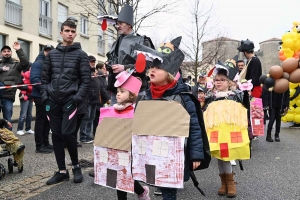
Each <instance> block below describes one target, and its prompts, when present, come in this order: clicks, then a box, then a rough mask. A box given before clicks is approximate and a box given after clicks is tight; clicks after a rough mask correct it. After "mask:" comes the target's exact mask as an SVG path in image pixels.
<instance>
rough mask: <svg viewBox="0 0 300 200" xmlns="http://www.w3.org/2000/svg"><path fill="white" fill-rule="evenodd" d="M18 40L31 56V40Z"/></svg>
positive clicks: (25, 51)
mask: <svg viewBox="0 0 300 200" xmlns="http://www.w3.org/2000/svg"><path fill="white" fill-rule="evenodd" d="M18 42H19V43H20V45H21V48H22V49H23V51H24V53H25V54H26V55H27V56H28V58H30V42H27V41H25V40H21V39H18Z"/></svg>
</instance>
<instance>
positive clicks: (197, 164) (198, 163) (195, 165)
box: [193, 162, 201, 170]
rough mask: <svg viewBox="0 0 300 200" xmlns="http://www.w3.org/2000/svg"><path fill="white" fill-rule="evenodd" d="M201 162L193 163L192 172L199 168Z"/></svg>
mask: <svg viewBox="0 0 300 200" xmlns="http://www.w3.org/2000/svg"><path fill="white" fill-rule="evenodd" d="M200 164H201V162H193V170H195V169H196V168H197V167H199V166H200Z"/></svg>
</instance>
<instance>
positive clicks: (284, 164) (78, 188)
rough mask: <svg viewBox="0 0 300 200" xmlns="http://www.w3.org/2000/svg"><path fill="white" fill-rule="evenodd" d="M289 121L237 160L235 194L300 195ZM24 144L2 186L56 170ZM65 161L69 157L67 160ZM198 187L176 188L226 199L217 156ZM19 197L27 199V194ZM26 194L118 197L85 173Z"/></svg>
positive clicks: (297, 137) (298, 132)
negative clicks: (20, 164)
mask: <svg viewBox="0 0 300 200" xmlns="http://www.w3.org/2000/svg"><path fill="white" fill-rule="evenodd" d="M287 126H288V124H283V128H282V130H281V135H280V136H281V142H279V143H278V142H276V143H275V142H273V143H268V142H266V141H265V138H264V137H260V138H259V139H258V140H256V141H253V149H252V158H251V160H248V161H244V162H243V163H244V171H241V170H240V169H239V167H238V166H236V167H234V171H235V173H236V176H235V179H236V182H237V191H238V195H237V197H236V198H235V199H247V200H248V199H249V200H254V199H257V200H262V199H272V200H273V199H274V200H275V199H276V200H277V199H278V200H283V199H288V200H292V199H293V200H294V199H295V200H298V199H300V173H299V169H300V167H299V166H300V159H299V158H300V145H299V144H300V129H289V128H287ZM20 138H21V140H22V141H23V143H24V144H26V154H25V163H24V171H23V173H21V174H20V173H18V172H15V173H13V174H9V175H7V176H6V177H5V178H4V179H3V180H1V181H0V185H1V186H0V190H1V187H3V186H5V185H6V184H12V183H17V182H18V181H21V180H22V179H24V178H28V177H30V176H34V175H35V174H39V173H43V172H45V171H54V170H56V165H55V164H54V163H55V160H54V155H53V154H48V155H45V154H36V153H34V140H33V138H34V137H33V135H25V136H22V137H20ZM92 150H93V146H92V145H89V144H85V145H84V146H83V147H82V148H79V154H80V158H87V157H89V156H91V155H92ZM4 159H5V158H0V163H3V162H2V161H3V160H4ZM68 162H69V161H67V163H68ZM195 174H196V176H197V178H198V180H199V182H200V187H201V189H202V190H203V191H204V192H205V194H206V197H203V196H202V195H201V194H200V193H199V192H198V191H197V190H196V188H194V186H193V184H192V181H189V182H187V183H185V188H184V189H182V190H179V192H178V199H184V200H196V199H197V200H199V199H226V197H219V196H218V195H217V190H218V188H219V186H220V180H219V176H218V169H217V162H216V160H215V159H213V160H212V162H211V165H210V167H209V168H208V169H206V170H203V171H199V172H196V173H195ZM153 191H154V189H153V188H151V199H154V200H158V199H161V197H160V196H154V194H153ZM0 197H1V195H0ZM19 199H26V198H25V197H23V198H19ZM29 199H30V200H40V199H42V200H53V199H55V200H65V199H74V200H75V199H76V200H77V199H78V200H79V199H91V200H92V199H100V200H102V199H103V200H113V199H117V198H116V191H114V190H112V189H109V188H105V187H102V186H99V185H95V184H94V183H93V179H92V178H91V177H89V176H88V174H87V172H85V173H84V181H83V183H81V184H75V183H73V182H72V179H70V181H68V182H63V183H61V184H59V185H57V186H54V187H49V188H47V187H45V189H44V190H43V191H42V192H39V193H36V195H35V196H33V197H30V198H29ZM128 199H137V197H136V195H133V194H128Z"/></svg>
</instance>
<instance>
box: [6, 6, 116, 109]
mask: <svg viewBox="0 0 300 200" xmlns="http://www.w3.org/2000/svg"><path fill="white" fill-rule="evenodd" d="M78 2H79V3H82V5H80V4H79V3H78ZM91 2H92V1H88V0H87V1H86V2H84V0H83V1H77V0H74V1H66V0H2V1H0V13H4V14H2V15H0V47H2V46H4V45H9V46H12V45H13V42H14V41H19V43H20V44H21V47H22V49H23V50H24V51H25V53H26V54H27V55H28V57H29V61H30V62H34V60H35V58H36V56H37V55H38V54H39V52H40V51H42V49H43V46H44V45H46V44H51V45H53V46H54V47H56V46H57V44H58V43H59V42H62V38H61V37H60V34H59V33H60V29H61V24H62V22H64V21H65V20H66V19H67V17H69V16H73V17H75V18H76V19H77V20H78V24H77V37H76V39H75V42H80V43H81V47H82V49H83V50H84V51H85V52H87V54H88V55H93V56H95V57H96V59H97V60H98V62H104V61H106V56H105V54H106V52H107V51H108V50H109V49H110V48H111V45H112V44H113V42H114V41H115V39H116V31H115V29H114V27H108V30H106V31H105V32H103V31H102V30H101V27H100V26H99V24H98V21H97V17H96V16H97V15H101V12H103V11H101V10H99V9H98V8H99V7H98V6H97V5H91ZM101 2H102V1H101ZM88 3H89V4H90V5H89V4H88ZM84 5H89V7H88V6H84ZM107 7H108V9H107V10H108V11H109V12H110V13H109V14H114V13H113V10H112V9H110V8H109V4H107ZM12 56H13V57H16V56H17V55H16V53H15V51H14V50H13V55H12ZM17 93H18V92H17ZM16 97H17V96H16ZM15 104H19V102H18V98H16V102H15Z"/></svg>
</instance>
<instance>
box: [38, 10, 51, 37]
mask: <svg viewBox="0 0 300 200" xmlns="http://www.w3.org/2000/svg"><path fill="white" fill-rule="evenodd" d="M39 24H40V30H39V33H40V34H42V35H46V36H52V19H51V18H49V17H47V16H44V15H40V21H39Z"/></svg>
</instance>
